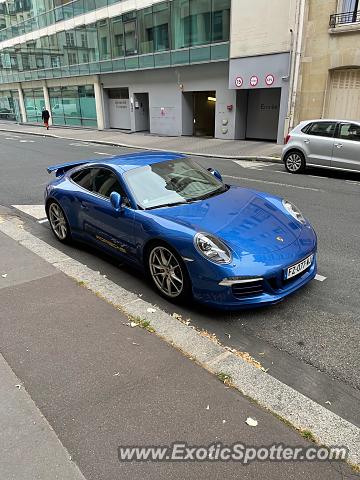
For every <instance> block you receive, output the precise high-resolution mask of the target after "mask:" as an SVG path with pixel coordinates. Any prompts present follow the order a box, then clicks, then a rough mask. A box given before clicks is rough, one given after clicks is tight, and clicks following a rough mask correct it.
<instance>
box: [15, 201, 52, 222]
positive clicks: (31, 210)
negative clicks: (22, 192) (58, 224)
mask: <svg viewBox="0 0 360 480" xmlns="http://www.w3.org/2000/svg"><path fill="white" fill-rule="evenodd" d="M12 207H14V208H16V210H20V212H23V213H26V215H29V216H30V217H34V218H36V220H42V219H43V218H45V217H46V213H45V207H44V205H12Z"/></svg>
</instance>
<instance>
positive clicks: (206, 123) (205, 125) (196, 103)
mask: <svg viewBox="0 0 360 480" xmlns="http://www.w3.org/2000/svg"><path fill="white" fill-rule="evenodd" d="M215 109H216V92H214V91H208V92H193V122H194V127H193V135H194V136H195V137H214V136H215Z"/></svg>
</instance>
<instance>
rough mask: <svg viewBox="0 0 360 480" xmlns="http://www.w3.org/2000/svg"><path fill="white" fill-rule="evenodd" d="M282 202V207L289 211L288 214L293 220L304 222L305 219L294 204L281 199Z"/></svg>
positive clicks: (303, 223)
mask: <svg viewBox="0 0 360 480" xmlns="http://www.w3.org/2000/svg"><path fill="white" fill-rule="evenodd" d="M282 204H283V205H284V208H285V209H286V210H287V211H288V212H289V213H290V215H291V216H292V217H294V218H295V220H297V221H298V222H300V223H301V224H302V225H305V224H306V220H305V218H304V216H303V214H302V213H301V212H300V210H299V209H298V208H297V207H295V205H293V204H292V203H290V202H289V201H288V200H283V201H282Z"/></svg>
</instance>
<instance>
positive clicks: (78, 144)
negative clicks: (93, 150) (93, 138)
mask: <svg viewBox="0 0 360 480" xmlns="http://www.w3.org/2000/svg"><path fill="white" fill-rule="evenodd" d="M69 145H71V146H72V147H89V146H90V145H89V143H87V142H81V143H79V142H76V143H69Z"/></svg>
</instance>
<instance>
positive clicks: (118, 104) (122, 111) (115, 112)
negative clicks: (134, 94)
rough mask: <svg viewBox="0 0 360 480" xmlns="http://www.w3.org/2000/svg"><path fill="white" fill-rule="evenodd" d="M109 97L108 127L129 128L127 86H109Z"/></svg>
mask: <svg viewBox="0 0 360 480" xmlns="http://www.w3.org/2000/svg"><path fill="white" fill-rule="evenodd" d="M108 97H109V122H110V128H121V129H124V130H130V128H131V123H130V102H129V89H128V88H111V89H109V90H108Z"/></svg>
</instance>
